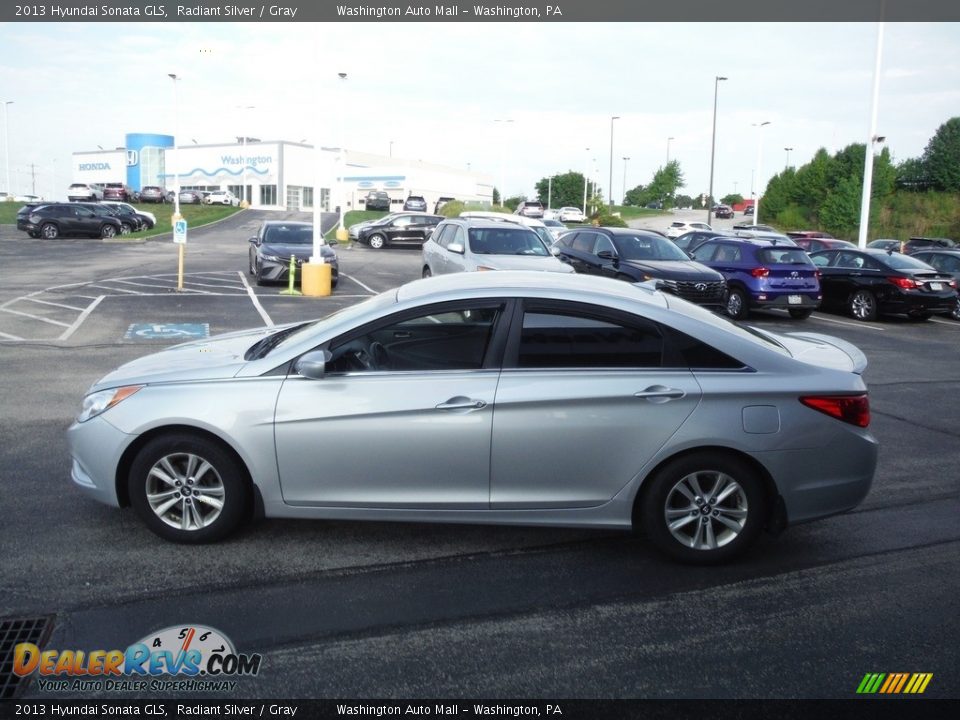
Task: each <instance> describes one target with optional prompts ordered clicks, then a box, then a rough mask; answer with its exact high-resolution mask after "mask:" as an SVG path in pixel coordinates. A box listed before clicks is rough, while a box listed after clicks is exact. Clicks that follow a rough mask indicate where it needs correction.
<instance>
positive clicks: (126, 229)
mask: <svg viewBox="0 0 960 720" xmlns="http://www.w3.org/2000/svg"><path fill="white" fill-rule="evenodd" d="M132 232H133V225H131V224H130V223H120V234H121V235H129V234H130V233H132Z"/></svg>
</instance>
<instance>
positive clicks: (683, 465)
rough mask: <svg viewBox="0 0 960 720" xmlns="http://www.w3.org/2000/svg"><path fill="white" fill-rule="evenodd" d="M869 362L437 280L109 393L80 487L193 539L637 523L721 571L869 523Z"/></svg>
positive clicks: (156, 365) (646, 313)
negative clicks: (251, 529)
mask: <svg viewBox="0 0 960 720" xmlns="http://www.w3.org/2000/svg"><path fill="white" fill-rule="evenodd" d="M865 367H866V358H865V357H864V356H863V354H862V353H861V352H860V351H859V350H858V349H857V348H855V347H853V346H852V345H850V344H848V343H846V342H844V341H842V340H839V339H836V338H831V337H827V336H822V335H814V334H808V333H791V334H789V335H774V334H772V333H766V332H762V331H759V330H755V329H751V328H747V327H743V326H739V325H737V324H734V323H732V322H730V321H727V320H725V319H723V318H721V317H719V316H716V315H714V314H712V313H710V312H708V311H706V310H703V309H702V308H699V307H696V306H694V305H691V304H689V303H687V302H685V301H683V300H680V299H678V298H675V297H672V296H669V295H664V294H661V293H659V292H657V291H655V290H652V289H649V288H647V287H645V286H641V285H630V284H628V283H624V282H621V281H617V280H607V279H603V278H594V277H585V276H579V275H560V274H554V273H538V272H527V273H525V272H487V273H458V274H454V275H448V276H444V277H440V278H431V279H428V280H420V281H417V282H413V283H410V284H408V285H405V286H403V287H401V288H399V289H398V290H394V291H391V292H388V293H384V294H382V295H379V296H377V297H374V298H371V299H370V300H368V301H366V302H363V303H360V304H358V305H354V306H352V307H349V308H347V309H345V310H341V311H340V312H338V313H335V314H333V315H331V316H329V317H327V318H325V319H323V320H319V321H314V322H312V323H305V324H299V325H289V326H285V327H282V328H267V329H264V328H260V329H257V330H251V331H248V332H240V333H232V334H229V335H222V336H220V337H216V338H212V339H210V340H206V341H200V342H192V343H187V344H184V345H178V346H176V347H172V348H169V349H167V350H164V351H162V352H159V353H155V354H153V355H149V356H147V357H144V358H141V359H139V360H135V361H133V362H131V363H128V364H126V365H124V366H122V367H121V368H119V369H117V370H115V371H114V372H112V373H110V374H109V375H107V376H106V377H104V378H103V379H102V380H100V381H99V382H98V383H96V384H95V385H94V386H93V387H92V388H91V389H90V393H89V394H88V395H87V396H86V398H85V399H84V402H83V410H82V411H81V414H80V416H79V417H78V418H77V422H75V423H74V424H73V426H71V428H70V430H69V437H70V444H71V449H72V454H73V469H72V477H73V480H74V482H75V483H76V484H77V485H78V486H79V487H80V488H82V489H83V490H84V491H86V492H87V493H88V494H89V495H91V496H92V497H94V498H96V499H97V500H100V501H102V502H105V503H108V504H110V505H115V506H118V505H121V506H122V505H132V506H133V507H134V508H135V509H136V510H137V512H138V513H139V514H140V515H141V517H142V518H143V519H144V521H145V522H146V524H147V525H148V526H149V527H150V528H151V529H152V530H153V531H154V532H156V533H157V534H159V535H161V536H162V537H165V538H167V539H169V540H174V541H179V542H203V541H210V540H215V539H218V538H221V537H223V536H224V535H226V534H227V533H229V532H230V531H231V530H233V529H234V528H236V526H237V525H238V524H239V523H241V522H242V521H243V520H244V519H245V518H247V517H249V516H250V515H251V514H252V513H255V512H262V513H264V514H266V515H267V516H269V517H286V518H312V519H323V518H329V519H333V518H336V519H356V520H361V519H367V520H406V521H439V522H463V523H501V524H527V525H555V526H571V527H573V526H589V527H601V528H619V529H624V530H628V529H630V528H633V527H639V526H642V527H643V528H644V530H645V532H646V533H647V535H648V537H649V538H650V539H651V541H652V542H653V543H654V544H655V545H656V546H657V547H658V548H660V549H661V550H663V551H664V552H666V553H668V554H670V555H671V556H673V557H674V558H677V559H679V560H683V561H692V562H718V561H722V560H726V559H729V558H730V557H732V556H734V555H736V554H738V553H739V552H741V551H742V550H743V549H745V548H746V547H747V546H748V545H749V544H750V543H751V541H753V540H754V539H755V538H756V536H757V534H758V533H759V532H760V531H761V529H763V528H764V527H767V528H771V529H774V530H779V529H782V527H784V525H785V524H788V523H797V522H803V521H806V520H812V519H815V518H820V517H824V516H827V515H832V514H835V513H840V512H843V511H845V510H849V509H850V508H853V507H855V506H856V505H857V504H858V503H860V502H861V501H862V500H863V498H864V497H865V496H866V494H867V492H868V490H869V488H870V484H871V481H872V478H873V474H874V470H875V468H876V462H877V443H876V441H875V440H874V438H873V436H872V435H871V434H870V433H869V431H868V430H867V425H868V424H869V419H870V418H869V404H868V401H867V393H866V387H865V385H864V383H863V380H862V378H861V376H860V374H861V373H862V372H863V370H864V368H865Z"/></svg>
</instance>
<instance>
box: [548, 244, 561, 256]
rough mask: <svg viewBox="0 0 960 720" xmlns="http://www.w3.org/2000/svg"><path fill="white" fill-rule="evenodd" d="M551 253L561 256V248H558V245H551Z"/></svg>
mask: <svg viewBox="0 0 960 720" xmlns="http://www.w3.org/2000/svg"><path fill="white" fill-rule="evenodd" d="M550 254H551V255H553V256H554V257H560V248H558V247H557V246H556V245H551V246H550Z"/></svg>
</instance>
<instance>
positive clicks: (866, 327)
mask: <svg viewBox="0 0 960 720" xmlns="http://www.w3.org/2000/svg"><path fill="white" fill-rule="evenodd" d="M810 318H811V319H812V320H822V321H823V322H829V323H836V324H837V325H846V326H847V327H855V328H863V329H864V330H879V331H880V332H885V331H886V328H883V327H877V326H876V325H868V324H867V323H859V322H850V321H849V320H835V319H833V318H828V317H823V315H811V316H810Z"/></svg>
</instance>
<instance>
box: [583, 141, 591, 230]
mask: <svg viewBox="0 0 960 720" xmlns="http://www.w3.org/2000/svg"><path fill="white" fill-rule="evenodd" d="M586 152H587V157H588V158H589V157H590V148H586ZM584 165H585V166H586V167H584V168H583V215H584V217H586V215H587V185H589V184H590V181H589V180H588V179H587V176H588V175H589V174H590V162H589V160H588V161H587V162H585V163H584Z"/></svg>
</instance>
